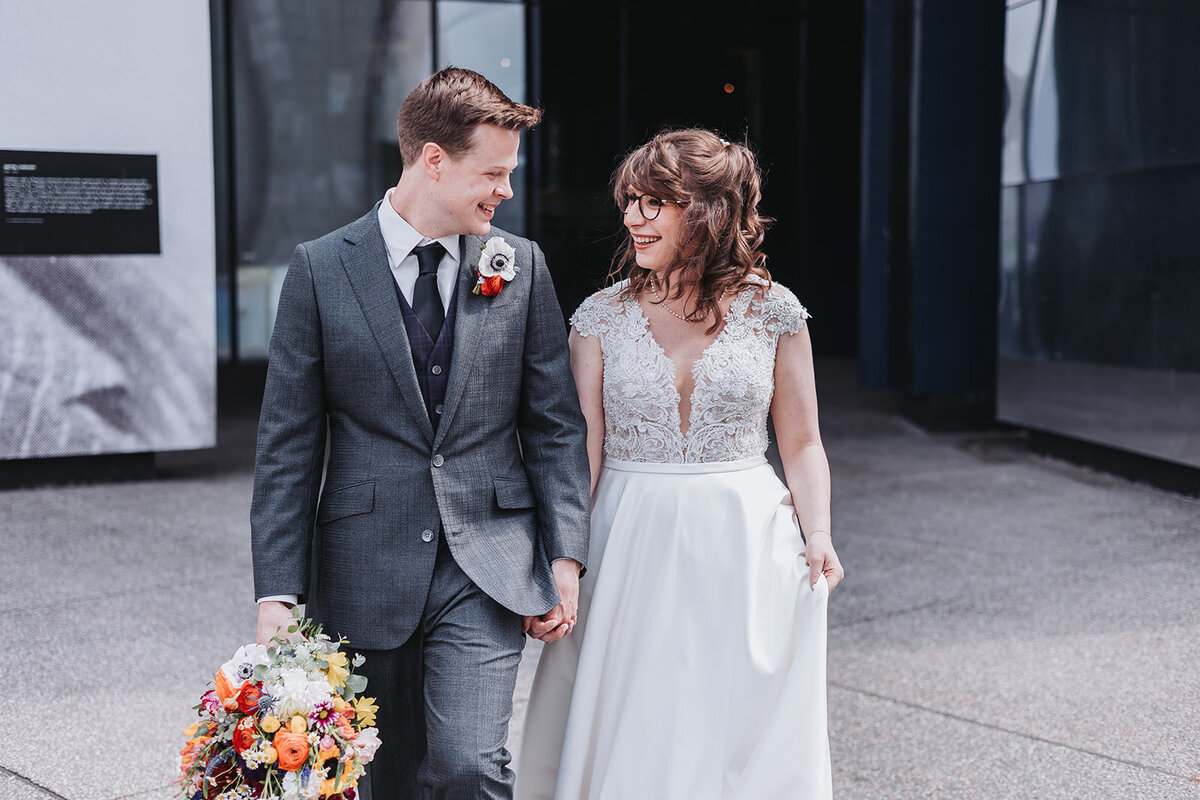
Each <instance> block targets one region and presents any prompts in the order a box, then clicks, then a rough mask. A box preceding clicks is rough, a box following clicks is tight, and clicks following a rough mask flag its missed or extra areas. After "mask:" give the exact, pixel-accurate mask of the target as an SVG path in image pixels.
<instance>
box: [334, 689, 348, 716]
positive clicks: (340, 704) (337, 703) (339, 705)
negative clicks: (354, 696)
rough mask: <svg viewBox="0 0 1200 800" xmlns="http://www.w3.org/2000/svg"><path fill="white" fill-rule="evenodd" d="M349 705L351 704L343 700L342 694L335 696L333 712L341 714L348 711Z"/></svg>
mask: <svg viewBox="0 0 1200 800" xmlns="http://www.w3.org/2000/svg"><path fill="white" fill-rule="evenodd" d="M348 705H349V704H348V703H347V702H346V701H345V700H343V699H342V696H341V695H340V694H335V695H334V696H333V710H334V711H336V712H338V713H339V714H340V713H342V712H343V711H345V710H346V708H347V706H348Z"/></svg>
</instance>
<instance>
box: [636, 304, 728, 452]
mask: <svg viewBox="0 0 1200 800" xmlns="http://www.w3.org/2000/svg"><path fill="white" fill-rule="evenodd" d="M745 291H748V290H747V289H743V290H742V292H745ZM742 292H738V293H737V294H735V295H734V296H733V300H732V301H731V302H730V303H729V308H728V309H726V310H725V315H724V316H723V317H722V318H721V330H719V331H717V335H716V336H714V337H713V338H712V341H710V342H709V343H708V344H706V345H704V349H703V350H701V351H700V355H698V356H696V358H695V360H694V361H692V369H691V373H692V390H691V391H690V392H689V393H688V421H687V422H688V426H687V430H686V431H685V430H684V429H683V411H682V408H683V394H682V393H681V392H680V391H679V387H678V386H677V385H676V384H675V378H676V376H678V375H679V371H680V370H679V363H678V362H677V361H675V359H673V358H671V357H670V356H669V355H667V351H666V350H664V349H663V346H662V345H661V344H659V341H658V337H656V336H655V335H654V331H653V330H651V328H650V317H648V316H646V310H645V309H644V308H642V303H641V301H640V300H638V299H637V298H636V297H634V298H630V299H629V300H628V301H627V302H630V303H633V305H634V306H636V307H637V313H638V318H639V319H640V320H641V323H642V330H643V331H645V333H646V337H647V339H649V341H650V345H651V346H652V347H653V348H654V350H655V351H656V352H657V353H658V355H659V357H660V358H662V360H663V361H665V362H667V364H668V365H670V367H671V374H670V375H669V376H667V377H668V382H669V383H670V386H671V391H673V392H674V393H675V430H676V432H677V433H678V434H679V438H680V439H681V440H682V442H683V450H684V453H686V452H687V443H688V436H689V434H691V432H692V416H693V414H694V413H695V410H696V404H695V403H693V402H692V399H693V398H694V397H695V396H696V369H697V367H699V366H700V363H701V362H702V361H704V359H705V358H706V357H707V356H708V353H709V351H710V350H712V348H713V346H714V345H715V344H716V343H717V342H719V341H721V337H723V336H724V335H725V331H727V330H729V322H730V319H731V317H732V315H733V310H734V307H736V306H737V304H738V301H739V300H740V299H741V297H742Z"/></svg>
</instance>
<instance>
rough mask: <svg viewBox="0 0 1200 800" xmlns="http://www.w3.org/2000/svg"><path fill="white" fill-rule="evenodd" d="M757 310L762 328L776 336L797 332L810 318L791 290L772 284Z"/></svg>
mask: <svg viewBox="0 0 1200 800" xmlns="http://www.w3.org/2000/svg"><path fill="white" fill-rule="evenodd" d="M759 310H760V312H761V314H762V319H763V325H764V327H765V328H766V329H767V330H768V331H770V332H771V333H773V334H775V335H776V336H780V335H782V334H785V333H797V332H799V330H800V329H801V328H803V327H804V321H805V320H806V319H808V318H809V317H811V316H812V315H811V314H809V313H808V309H807V308H805V307H804V306H802V305H800V301H799V300H797V299H796V295H794V294H792V290H791V289H789V288H787V287H786V286H784V285H783V284H781V283H774V282H773V283H772V284H771V290H770V291H769V292H768V293H767V296H766V297H764V298H763V299H762V300H761V301H760V302H759Z"/></svg>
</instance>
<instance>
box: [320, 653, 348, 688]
mask: <svg viewBox="0 0 1200 800" xmlns="http://www.w3.org/2000/svg"><path fill="white" fill-rule="evenodd" d="M325 660H326V661H328V662H329V667H328V668H327V669H326V670H325V679H326V680H328V681H329V685H330V686H332V687H333V688H334V689H340V688H341V687H342V686H343V685H344V684H345V683H346V678H348V677H350V665H349V662H348V661H347V660H346V654H345V653H343V652H341V651H337V652H334V653H329V654H327V655H326V656H325Z"/></svg>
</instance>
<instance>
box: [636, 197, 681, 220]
mask: <svg viewBox="0 0 1200 800" xmlns="http://www.w3.org/2000/svg"><path fill="white" fill-rule="evenodd" d="M634 202H636V203H637V204H638V211H640V212H641V214H642V219H644V220H646V221H647V222H650V221H652V220H655V219H658V214H659V212H660V211H662V209H663V206H664V205H665V204H667V203H670V204H671V205H675V206H679V207H680V208H683V207H684V206H686V205H687V204H688V201H687V200H663V199H661V198H658V197H655V196H654V195H652V194H631V193H630V194H626V195H625V203H624V205H623V206H622V207H621V213H625V212H627V211H629V206H630V205H631V204H632V203H634Z"/></svg>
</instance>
